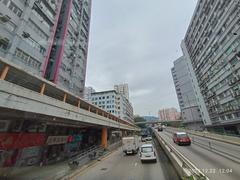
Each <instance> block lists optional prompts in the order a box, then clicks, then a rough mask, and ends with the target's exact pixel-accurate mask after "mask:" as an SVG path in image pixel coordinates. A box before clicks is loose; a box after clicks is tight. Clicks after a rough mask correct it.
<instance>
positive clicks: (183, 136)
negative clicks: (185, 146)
mask: <svg viewBox="0 0 240 180" xmlns="http://www.w3.org/2000/svg"><path fill="white" fill-rule="evenodd" d="M177 137H179V138H185V137H188V135H187V134H178V135H177Z"/></svg>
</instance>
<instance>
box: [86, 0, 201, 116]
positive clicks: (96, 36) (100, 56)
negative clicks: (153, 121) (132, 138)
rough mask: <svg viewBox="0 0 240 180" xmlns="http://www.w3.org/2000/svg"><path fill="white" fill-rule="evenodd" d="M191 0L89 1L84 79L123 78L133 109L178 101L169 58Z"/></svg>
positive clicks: (176, 52)
mask: <svg viewBox="0 0 240 180" xmlns="http://www.w3.org/2000/svg"><path fill="white" fill-rule="evenodd" d="M195 4H196V1H192V0H181V1H179V0H167V1H166V0H149V1H146V0H105V1H102V0H101V1H100V0H96V1H93V8H92V21H91V33H90V47H89V58H88V69H87V83H86V85H90V86H93V87H94V88H95V89H96V90H99V91H100V90H107V89H112V88H113V85H114V84H116V83H123V82H126V83H128V84H129V87H130V100H131V101H132V103H133V105H134V111H135V113H136V114H140V115H144V114H149V112H151V114H153V115H156V114H157V111H158V109H159V108H162V107H177V108H178V103H177V98H176V94H175V89H174V85H173V81H172V77H171V71H170V69H171V67H172V66H173V61H174V60H175V59H177V58H178V57H179V56H181V49H180V42H181V39H182V38H183V37H184V34H185V32H186V29H187V26H188V24H189V22H190V19H191V15H192V13H193V10H194V6H195Z"/></svg>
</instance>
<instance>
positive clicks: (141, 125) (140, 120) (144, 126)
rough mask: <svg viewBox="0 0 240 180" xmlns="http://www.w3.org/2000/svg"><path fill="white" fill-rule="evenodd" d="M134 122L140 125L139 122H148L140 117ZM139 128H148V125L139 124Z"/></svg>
mask: <svg viewBox="0 0 240 180" xmlns="http://www.w3.org/2000/svg"><path fill="white" fill-rule="evenodd" d="M134 122H135V123H138V122H146V120H145V119H144V118H142V117H140V116H137V117H135V118H134ZM137 126H138V127H140V128H146V124H137Z"/></svg>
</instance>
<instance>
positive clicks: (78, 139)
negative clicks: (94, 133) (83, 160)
mask: <svg viewBox="0 0 240 180" xmlns="http://www.w3.org/2000/svg"><path fill="white" fill-rule="evenodd" d="M81 143H82V134H77V135H70V136H69V137H68V143H67V144H66V145H65V152H66V155H67V157H68V158H69V157H73V156H75V155H77V154H79V152H80V150H81V148H80V147H81Z"/></svg>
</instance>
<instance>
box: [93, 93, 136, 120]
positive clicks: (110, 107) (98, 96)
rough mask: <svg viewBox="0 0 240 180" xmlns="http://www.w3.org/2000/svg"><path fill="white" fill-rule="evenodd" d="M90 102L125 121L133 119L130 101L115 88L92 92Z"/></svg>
mask: <svg viewBox="0 0 240 180" xmlns="http://www.w3.org/2000/svg"><path fill="white" fill-rule="evenodd" d="M91 101H92V104H94V105H96V106H98V107H100V108H102V109H104V110H105V111H107V112H109V113H111V114H114V115H115V116H118V117H119V118H121V119H124V120H127V121H133V108H132V105H131V103H130V102H129V101H128V100H127V99H126V98H125V97H124V96H123V95H122V94H119V93H117V92H116V91H115V90H109V91H101V92H94V93H92V96H91Z"/></svg>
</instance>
